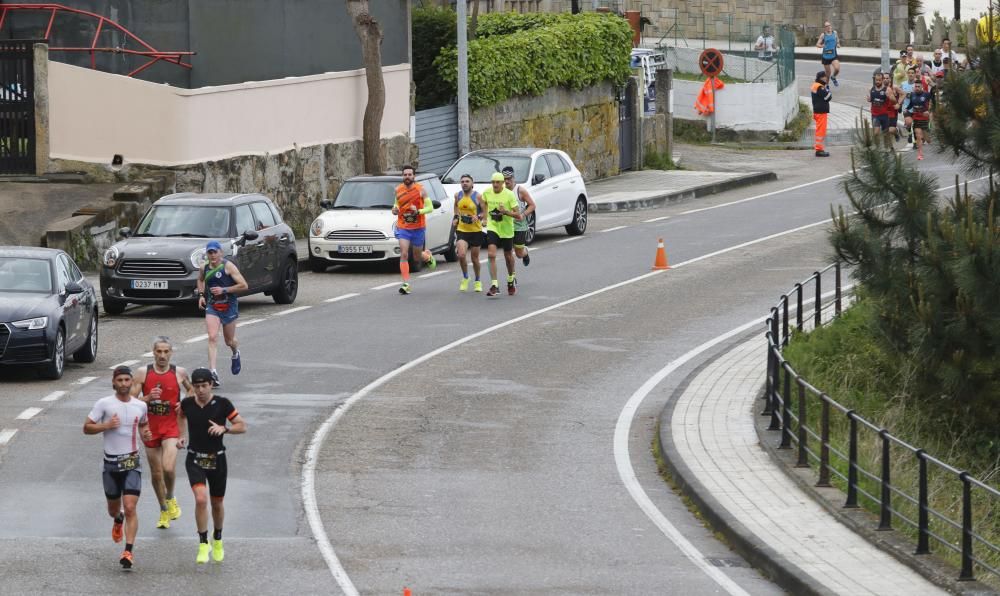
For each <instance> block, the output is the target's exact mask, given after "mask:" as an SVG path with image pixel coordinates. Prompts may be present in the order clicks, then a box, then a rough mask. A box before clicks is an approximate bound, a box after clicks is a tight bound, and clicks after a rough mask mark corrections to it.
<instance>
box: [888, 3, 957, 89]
mask: <svg viewBox="0 0 1000 596" xmlns="http://www.w3.org/2000/svg"><path fill="white" fill-rule="evenodd" d="M958 1H959V0H955V3H956V5H957V3H958ZM881 4H882V18H881V24H882V27H881V35H882V72H889V0H882V2H881Z"/></svg>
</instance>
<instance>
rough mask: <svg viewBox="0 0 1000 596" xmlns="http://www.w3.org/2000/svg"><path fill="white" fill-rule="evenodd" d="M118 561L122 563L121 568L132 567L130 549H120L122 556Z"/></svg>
mask: <svg viewBox="0 0 1000 596" xmlns="http://www.w3.org/2000/svg"><path fill="white" fill-rule="evenodd" d="M118 562H119V563H121V564H122V569H131V568H132V551H130V550H123V551H122V558H121V559H118Z"/></svg>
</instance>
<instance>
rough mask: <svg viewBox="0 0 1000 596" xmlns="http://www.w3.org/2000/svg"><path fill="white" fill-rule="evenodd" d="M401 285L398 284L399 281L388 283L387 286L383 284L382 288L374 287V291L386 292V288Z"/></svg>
mask: <svg viewBox="0 0 1000 596" xmlns="http://www.w3.org/2000/svg"><path fill="white" fill-rule="evenodd" d="M400 283H401V282H398V281H393V282H389V283H387V284H382V285H380V286H375V287H374V288H372V289H373V290H384V289H386V288H391V287H393V286H398V285H400Z"/></svg>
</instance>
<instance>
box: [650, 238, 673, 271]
mask: <svg viewBox="0 0 1000 596" xmlns="http://www.w3.org/2000/svg"><path fill="white" fill-rule="evenodd" d="M661 269H670V265H669V264H668V263H667V251H666V250H665V249H664V248H663V238H660V239H659V241H658V242H657V243H656V260H655V261H653V271H658V270H661Z"/></svg>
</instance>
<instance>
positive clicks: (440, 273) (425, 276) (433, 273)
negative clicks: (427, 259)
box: [417, 271, 448, 279]
mask: <svg viewBox="0 0 1000 596" xmlns="http://www.w3.org/2000/svg"><path fill="white" fill-rule="evenodd" d="M445 273H448V271H431V272H430V273H424V274H422V275H419V276H417V277H419V278H420V279H426V278H428V277H434V276H435V275H444V274H445Z"/></svg>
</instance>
